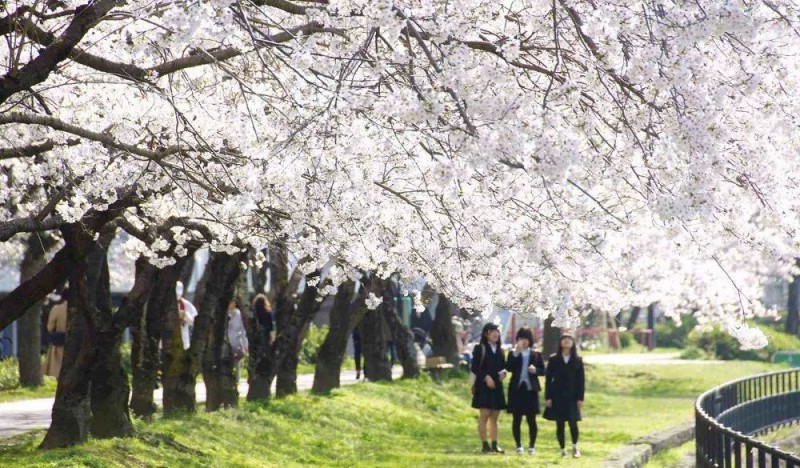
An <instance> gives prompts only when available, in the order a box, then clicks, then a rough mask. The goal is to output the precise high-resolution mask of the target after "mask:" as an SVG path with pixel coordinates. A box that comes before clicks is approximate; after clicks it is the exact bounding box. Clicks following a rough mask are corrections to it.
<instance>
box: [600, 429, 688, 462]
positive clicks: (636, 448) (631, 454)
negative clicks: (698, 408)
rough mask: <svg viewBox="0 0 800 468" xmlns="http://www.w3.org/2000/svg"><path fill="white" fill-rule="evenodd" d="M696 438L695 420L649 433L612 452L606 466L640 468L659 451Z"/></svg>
mask: <svg viewBox="0 0 800 468" xmlns="http://www.w3.org/2000/svg"><path fill="white" fill-rule="evenodd" d="M693 438H694V421H693V420H692V421H687V422H685V423H682V424H679V425H677V426H673V427H670V428H668V429H665V430H663V431H659V432H654V433H652V434H648V435H646V436H644V437H642V438H640V439H637V440H635V441H634V442H633V443H632V444H630V445H626V446H624V447H622V448H620V449H619V450H617V451H616V452H614V453H613V454H611V456H610V457H608V459H606V461H605V463H604V465H603V466H604V467H606V468H612V467H613V468H639V467H642V466H644V465H645V464H646V463H647V461H648V460H650V458H651V457H652V456H653V455H655V454H656V453H658V452H661V451H663V450H667V449H670V448H673V447H677V446H679V445H683V444H685V443H686V442H689V441H690V440H692V439H693Z"/></svg>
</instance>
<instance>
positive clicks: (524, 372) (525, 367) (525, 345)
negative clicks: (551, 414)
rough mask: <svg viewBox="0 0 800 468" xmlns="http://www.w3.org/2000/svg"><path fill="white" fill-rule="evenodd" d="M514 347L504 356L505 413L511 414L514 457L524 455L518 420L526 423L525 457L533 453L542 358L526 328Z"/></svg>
mask: <svg viewBox="0 0 800 468" xmlns="http://www.w3.org/2000/svg"><path fill="white" fill-rule="evenodd" d="M516 342H517V345H516V347H515V348H514V351H512V353H511V354H510V355H509V356H508V361H507V364H506V369H508V371H509V372H511V382H510V383H509V384H508V412H509V413H511V414H512V417H513V421H512V423H511V432H512V433H513V434H514V442H516V444H517V453H520V454H521V453H524V449H523V448H522V442H521V434H520V432H521V426H522V417H523V416H525V419H526V421H527V422H528V437H529V439H528V441H529V443H528V453H529V454H531V455H533V454H534V453H536V433H537V429H538V428H537V426H536V415H537V414H539V391H540V390H541V387H540V386H539V376H540V375H544V373H545V368H544V360H543V359H542V354H541V353H539V352H536V351H534V350H533V332H532V331H531V329H530V328H528V327H522V328H520V329H519V330H518V331H517V338H516Z"/></svg>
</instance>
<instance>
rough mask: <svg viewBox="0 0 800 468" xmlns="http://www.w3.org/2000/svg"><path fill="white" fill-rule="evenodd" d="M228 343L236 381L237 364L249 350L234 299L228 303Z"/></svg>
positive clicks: (240, 313) (237, 378)
mask: <svg viewBox="0 0 800 468" xmlns="http://www.w3.org/2000/svg"><path fill="white" fill-rule="evenodd" d="M228 345H229V346H230V347H231V356H233V362H234V368H235V370H236V380H237V381H238V380H239V364H240V363H241V361H242V358H243V357H244V355H245V354H247V353H248V352H249V350H248V343H247V332H246V331H245V329H244V321H243V320H242V312H241V311H240V310H239V303H238V302H237V301H236V300H235V299H234V300H232V301H231V302H230V303H229V304H228Z"/></svg>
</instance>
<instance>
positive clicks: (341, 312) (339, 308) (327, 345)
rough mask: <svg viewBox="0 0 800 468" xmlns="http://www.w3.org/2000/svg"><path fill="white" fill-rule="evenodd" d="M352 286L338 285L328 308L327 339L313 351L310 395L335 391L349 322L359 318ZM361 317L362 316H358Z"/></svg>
mask: <svg viewBox="0 0 800 468" xmlns="http://www.w3.org/2000/svg"><path fill="white" fill-rule="evenodd" d="M353 287H354V284H353V282H352V281H348V282H346V283H343V284H341V285H339V289H338V290H337V291H336V297H335V298H334V300H333V307H331V319H330V325H329V327H328V335H327V336H326V337H325V341H323V342H322V345H321V346H320V347H319V350H318V351H317V366H316V368H315V369H314V384H313V385H312V387H311V391H312V392H314V393H329V392H330V391H331V390H333V389H334V388H339V385H340V382H339V376H340V374H341V372H342V361H344V353H345V351H346V350H347V340H348V339H349V338H350V334H351V333H352V332H353V322H354V321H355V320H354V319H355V318H356V315H359V313H358V311H359V308H358V305H357V304H355V303H354V302H353V301H352V300H351V299H352V293H353ZM362 313H363V312H362Z"/></svg>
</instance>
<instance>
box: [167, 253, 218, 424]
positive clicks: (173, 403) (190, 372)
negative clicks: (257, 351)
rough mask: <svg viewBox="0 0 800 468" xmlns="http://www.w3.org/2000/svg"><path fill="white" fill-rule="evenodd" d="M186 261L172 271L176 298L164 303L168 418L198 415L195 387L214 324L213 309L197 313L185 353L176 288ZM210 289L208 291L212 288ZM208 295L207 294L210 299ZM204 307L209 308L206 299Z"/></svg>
mask: <svg viewBox="0 0 800 468" xmlns="http://www.w3.org/2000/svg"><path fill="white" fill-rule="evenodd" d="M185 261H186V258H182V259H179V260H178V262H177V263H176V264H175V265H173V266H172V268H171V270H170V277H169V281H167V282H166V284H167V285H168V286H169V291H168V292H172V296H171V297H169V300H168V301H165V302H164V306H165V307H164V309H163V314H164V315H163V317H164V319H163V322H162V323H163V332H162V335H161V383H162V385H163V387H164V414H170V413H175V412H180V411H185V412H189V413H194V412H195V411H197V401H196V398H195V385H196V383H197V380H196V378H197V374H198V373H199V368H200V365H199V363H200V357H201V356H202V355H203V351H204V348H205V343H206V339H207V338H208V335H207V333H208V326H209V323H210V313H211V310H210V307H202V305H201V307H200V308H199V309H197V317H195V319H194V326H193V329H192V334H191V341H190V343H191V344H190V346H189V349H187V350H184V349H183V340H182V339H181V319H180V315H179V313H178V301H177V297H176V296H175V284H176V283H177V281H178V275H179V272H180V271H181V269H182V268H183V263H184V262H185ZM210 283H213V281H211V282H209V284H207V285H206V288H208V287H209V286H210ZM207 294H208V293H207V292H206V295H207ZM202 300H203V304H209V300H208V299H207V298H206V296H205V295H204V296H203V299H202Z"/></svg>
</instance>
